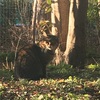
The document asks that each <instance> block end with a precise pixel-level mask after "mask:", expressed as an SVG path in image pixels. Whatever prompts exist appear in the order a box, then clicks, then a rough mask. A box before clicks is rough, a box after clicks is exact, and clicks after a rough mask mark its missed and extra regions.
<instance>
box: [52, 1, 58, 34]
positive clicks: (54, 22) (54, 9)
mask: <svg viewBox="0 0 100 100" xmlns="http://www.w3.org/2000/svg"><path fill="white" fill-rule="evenodd" d="M51 8H52V11H51V23H52V27H51V33H52V35H58V33H59V30H60V29H59V28H60V13H59V7H58V0H52V3H51Z"/></svg>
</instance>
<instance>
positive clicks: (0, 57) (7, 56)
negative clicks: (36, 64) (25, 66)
mask: <svg viewBox="0 0 100 100" xmlns="http://www.w3.org/2000/svg"><path fill="white" fill-rule="evenodd" d="M14 57H15V54H14V52H9V53H0V62H6V60H7V61H8V62H13V61H14Z"/></svg>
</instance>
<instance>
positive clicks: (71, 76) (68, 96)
mask: <svg viewBox="0 0 100 100" xmlns="http://www.w3.org/2000/svg"><path fill="white" fill-rule="evenodd" d="M90 99H91V100H100V66H99V65H92V64H91V65H89V66H86V68H85V69H81V70H80V69H77V68H73V67H72V66H69V65H65V64H60V65H58V66H48V67H47V79H41V80H39V81H27V80H25V79H20V80H19V81H15V80H14V78H13V71H11V70H6V69H2V70H0V100H90Z"/></svg>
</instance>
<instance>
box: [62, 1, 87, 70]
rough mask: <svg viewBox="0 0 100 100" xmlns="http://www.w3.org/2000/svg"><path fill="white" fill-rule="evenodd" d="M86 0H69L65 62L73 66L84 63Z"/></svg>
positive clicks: (81, 65) (79, 65) (80, 65)
mask: <svg viewBox="0 0 100 100" xmlns="http://www.w3.org/2000/svg"><path fill="white" fill-rule="evenodd" d="M87 5H88V0H70V12H69V28H68V37H67V43H66V51H65V53H64V56H65V62H66V63H67V64H70V65H73V66H74V67H81V68H83V67H84V64H85V23H86V13H87Z"/></svg>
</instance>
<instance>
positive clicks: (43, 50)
mask: <svg viewBox="0 0 100 100" xmlns="http://www.w3.org/2000/svg"><path fill="white" fill-rule="evenodd" d="M57 46H58V38H57V37H56V36H53V35H49V36H47V37H45V38H43V39H42V40H41V41H40V42H39V43H38V44H33V45H28V46H24V47H23V48H21V49H20V50H19V51H18V53H17V58H16V65H15V77H16V79H19V78H24V79H28V80H39V79H41V78H46V65H47V64H48V63H49V62H50V61H51V60H52V59H53V57H54V55H55V49H56V48H57Z"/></svg>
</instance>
